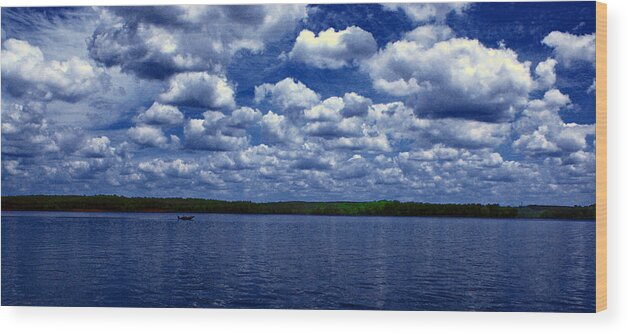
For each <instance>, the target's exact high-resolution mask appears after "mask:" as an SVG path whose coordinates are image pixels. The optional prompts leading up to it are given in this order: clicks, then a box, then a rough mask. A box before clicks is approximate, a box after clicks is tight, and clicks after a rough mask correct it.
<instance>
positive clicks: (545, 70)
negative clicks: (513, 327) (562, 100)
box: [534, 58, 558, 89]
mask: <svg viewBox="0 0 628 334" xmlns="http://www.w3.org/2000/svg"><path fill="white" fill-rule="evenodd" d="M557 63H558V62H557V61H556V60H555V59H553V58H547V59H546V60H544V61H542V62H539V63H538V65H536V68H535V69H534V73H535V74H536V76H537V79H536V85H537V88H538V89H548V88H551V87H553V86H554V84H555V83H556V69H555V67H556V64H557Z"/></svg>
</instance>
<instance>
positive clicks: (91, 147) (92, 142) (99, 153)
mask: <svg viewBox="0 0 628 334" xmlns="http://www.w3.org/2000/svg"><path fill="white" fill-rule="evenodd" d="M110 145H111V140H109V137H107V136H100V137H94V138H89V139H88V140H86V141H85V143H84V144H83V147H82V148H81V149H80V151H79V152H80V153H81V154H82V155H84V156H86V157H92V158H105V157H109V156H113V155H114V154H115V149H113V148H112V147H111V146H110Z"/></svg>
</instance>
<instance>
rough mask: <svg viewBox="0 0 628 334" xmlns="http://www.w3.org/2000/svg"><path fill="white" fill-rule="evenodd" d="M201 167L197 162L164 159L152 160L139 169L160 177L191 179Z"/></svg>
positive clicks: (139, 165) (140, 164)
mask: <svg viewBox="0 0 628 334" xmlns="http://www.w3.org/2000/svg"><path fill="white" fill-rule="evenodd" d="M198 168H199V165H198V164H197V163H195V162H186V161H183V160H181V159H175V160H171V161H166V160H163V159H152V160H150V161H145V162H140V163H139V164H138V169H139V170H140V171H142V172H145V173H151V174H153V175H156V176H159V177H165V176H171V177H182V178H187V177H190V176H191V175H192V174H193V173H194V172H195V171H196V170H198Z"/></svg>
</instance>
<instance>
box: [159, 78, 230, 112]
mask: <svg viewBox="0 0 628 334" xmlns="http://www.w3.org/2000/svg"><path fill="white" fill-rule="evenodd" d="M159 99H160V100H161V101H162V102H164V103H168V104H174V105H182V106H188V107H200V108H214V109H223V108H234V107H235V100H234V92H233V88H231V86H230V85H229V83H228V82H227V79H226V78H225V77H223V76H218V75H213V74H208V73H206V72H187V73H179V74H177V75H175V76H173V77H172V78H171V79H170V81H169V88H168V90H167V91H166V92H164V93H162V94H161V95H159Z"/></svg>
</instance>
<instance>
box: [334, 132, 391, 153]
mask: <svg viewBox="0 0 628 334" xmlns="http://www.w3.org/2000/svg"><path fill="white" fill-rule="evenodd" d="M327 146H328V147H331V148H340V149H350V150H362V151H382V152H389V151H391V150H392V146H391V145H390V142H389V141H388V138H387V137H386V135H385V134H382V133H380V134H377V135H368V134H367V135H365V136H362V137H340V138H336V139H332V140H330V141H328V142H327Z"/></svg>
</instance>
